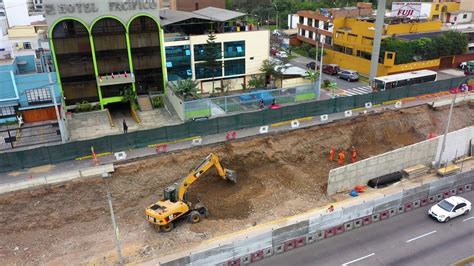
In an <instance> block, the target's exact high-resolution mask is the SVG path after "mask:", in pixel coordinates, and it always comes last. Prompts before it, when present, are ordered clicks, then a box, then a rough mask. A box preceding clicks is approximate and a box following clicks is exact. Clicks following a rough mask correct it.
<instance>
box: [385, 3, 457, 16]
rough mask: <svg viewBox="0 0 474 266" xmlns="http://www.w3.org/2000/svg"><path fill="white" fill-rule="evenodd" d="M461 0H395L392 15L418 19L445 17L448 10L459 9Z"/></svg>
mask: <svg viewBox="0 0 474 266" xmlns="http://www.w3.org/2000/svg"><path fill="white" fill-rule="evenodd" d="M460 5H461V3H460V2H459V0H457V1H454V0H445V1H443V0H437V1H433V2H428V3H424V2H393V3H392V11H391V13H390V14H391V16H392V17H409V18H418V19H423V18H424V19H440V20H443V19H445V17H444V16H446V13H447V12H454V11H459V9H460Z"/></svg>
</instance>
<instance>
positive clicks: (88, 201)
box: [0, 105, 474, 265]
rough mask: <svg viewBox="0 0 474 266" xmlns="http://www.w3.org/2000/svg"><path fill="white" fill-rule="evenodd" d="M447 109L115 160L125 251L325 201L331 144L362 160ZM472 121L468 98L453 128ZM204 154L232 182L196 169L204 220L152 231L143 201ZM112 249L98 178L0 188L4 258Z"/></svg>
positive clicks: (106, 256)
mask: <svg viewBox="0 0 474 266" xmlns="http://www.w3.org/2000/svg"><path fill="white" fill-rule="evenodd" d="M448 111H449V110H448V109H444V110H441V111H433V110H430V109H429V108H428V107H425V106H421V107H416V108H410V109H403V110H400V111H389V112H385V113H383V114H376V115H370V116H365V117H359V118H356V119H355V120H351V121H341V122H337V123H332V124H329V125H325V126H319V127H314V128H310V129H301V130H297V131H293V132H288V133H283V134H279V135H269V136H264V137H255V138H250V139H245V140H238V141H233V142H229V143H226V144H219V145H212V146H205V147H199V148H193V149H188V150H185V151H181V152H176V153H173V154H167V155H164V156H159V157H155V158H152V159H147V160H142V161H138V162H135V163H130V164H127V165H123V166H120V167H119V168H118V169H117V171H116V172H115V173H114V174H113V178H112V179H111V180H110V181H109V184H110V190H111V192H112V196H113V205H114V210H115V213H116V216H117V220H118V225H119V227H120V236H121V238H122V242H123V243H122V246H123V250H124V254H125V255H126V256H127V258H128V260H129V261H137V260H140V259H143V258H145V257H150V256H159V255H162V254H165V253H167V252H171V251H176V250H178V249H182V248H186V247H187V246H189V245H192V244H195V243H198V242H200V241H202V239H206V238H209V237H213V236H217V235H221V234H224V233H228V232H233V231H235V230H238V229H242V228H245V227H249V226H252V225H255V224H257V223H262V222H265V221H269V220H272V219H276V218H280V217H283V216H288V215H293V214H296V213H300V212H303V211H306V210H308V209H312V208H315V207H318V206H321V205H324V204H327V203H328V202H330V201H331V199H328V198H327V197H326V196H325V189H326V186H327V184H326V182H327V177H328V172H329V170H330V169H332V168H335V167H337V164H336V163H335V162H333V163H329V162H328V160H327V156H328V152H329V147H330V146H331V145H333V146H335V147H336V148H337V149H338V150H340V149H346V150H347V151H350V147H351V146H352V145H354V146H356V147H357V149H358V151H359V155H360V157H361V158H367V157H369V156H373V155H376V154H380V153H383V152H386V151H389V150H393V149H396V148H400V147H403V146H405V145H409V144H412V143H415V142H418V141H421V140H424V139H426V137H427V136H428V134H429V133H430V132H433V133H435V134H438V135H439V134H442V133H443V131H444V126H445V125H444V122H445V117H447V113H448ZM473 121H474V110H473V107H472V105H464V106H461V107H457V108H455V112H454V115H453V122H452V124H451V130H456V129H459V128H462V127H466V126H471V125H473ZM210 152H214V153H216V154H218V155H219V156H220V158H221V161H222V164H223V166H224V167H226V168H229V169H233V170H235V171H236V172H237V174H238V183H237V184H231V183H228V182H226V181H224V180H222V179H220V178H219V177H218V176H217V174H216V173H215V172H212V173H208V174H206V175H204V176H203V177H202V178H201V179H200V180H198V181H197V182H196V183H195V184H193V186H192V187H191V189H190V190H189V194H188V195H189V199H190V200H191V201H192V202H197V201H202V202H203V203H205V204H206V206H207V207H208V208H209V211H210V217H209V219H205V220H203V221H202V222H201V223H199V224H193V225H191V224H189V223H187V222H185V221H183V222H181V223H179V224H178V225H177V227H176V229H175V231H173V232H172V233H169V234H159V233H157V232H155V231H154V229H153V228H152V227H151V226H150V225H149V224H148V223H147V222H146V221H144V219H143V213H144V208H145V207H146V206H147V205H149V204H151V203H153V202H155V201H157V200H159V199H160V198H161V197H162V195H163V189H164V188H165V187H166V186H168V185H170V184H172V183H174V182H176V181H178V180H179V179H181V178H183V177H185V176H186V174H188V172H189V170H190V169H192V168H193V167H194V166H195V165H196V164H198V163H199V162H200V161H201V160H202V159H203V158H204V157H205V156H206V155H207V154H209V153H210ZM348 157H349V156H348ZM144 246H148V247H147V248H143V247H144ZM114 248H115V247H114V242H113V231H112V225H111V222H110V215H109V212H108V205H107V201H106V191H105V184H104V183H103V181H102V180H101V179H100V178H91V179H87V180H81V181H75V182H69V183H67V184H64V185H61V186H58V185H56V186H51V187H45V188H38V189H33V190H28V191H19V192H15V193H10V194H5V195H0V259H1V261H2V264H5V265H8V264H41V263H51V264H69V263H71V261H74V262H75V263H81V262H85V261H95V262H97V263H99V264H110V263H111V260H113V259H114V257H113V256H114V254H115V251H114Z"/></svg>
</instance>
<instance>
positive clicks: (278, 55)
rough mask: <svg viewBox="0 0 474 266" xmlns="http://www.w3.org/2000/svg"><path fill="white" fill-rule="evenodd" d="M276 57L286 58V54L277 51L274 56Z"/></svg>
mask: <svg viewBox="0 0 474 266" xmlns="http://www.w3.org/2000/svg"><path fill="white" fill-rule="evenodd" d="M275 56H276V57H280V58H288V54H287V53H286V52H285V51H279V52H277V53H276V54H275Z"/></svg>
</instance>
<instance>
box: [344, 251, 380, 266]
mask: <svg viewBox="0 0 474 266" xmlns="http://www.w3.org/2000/svg"><path fill="white" fill-rule="evenodd" d="M373 255H375V253H372V254H369V255H367V256H364V257H360V258H358V259H355V260H351V261H349V262H346V263H344V264H342V266H346V265H349V264H351V263H354V262H358V261H360V260H363V259H366V258H368V257H372V256H373Z"/></svg>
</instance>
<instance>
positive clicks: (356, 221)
mask: <svg viewBox="0 0 474 266" xmlns="http://www.w3.org/2000/svg"><path fill="white" fill-rule="evenodd" d="M361 226H362V219H356V220H354V228H359V227H361Z"/></svg>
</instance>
